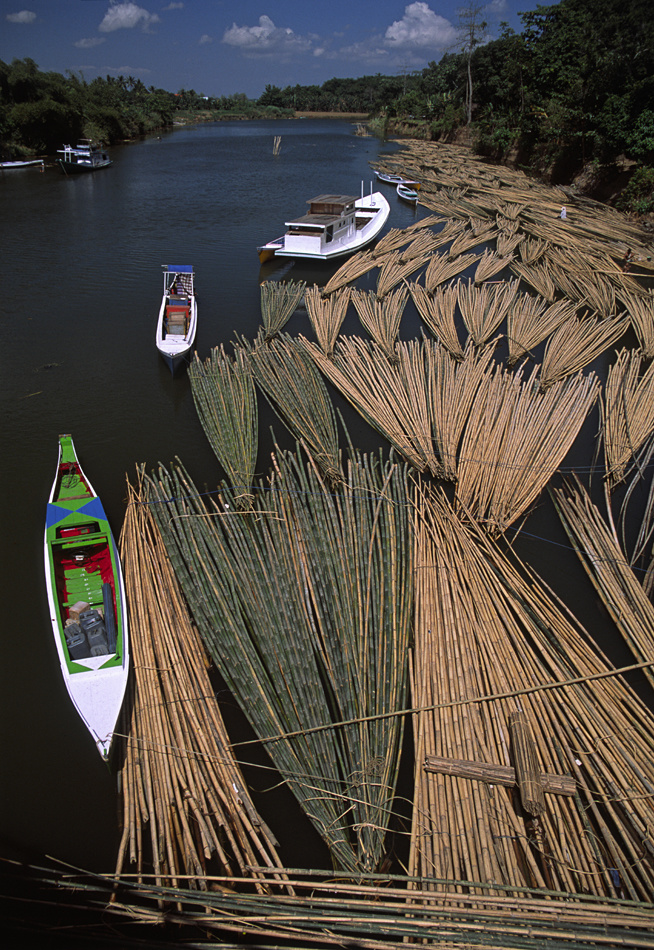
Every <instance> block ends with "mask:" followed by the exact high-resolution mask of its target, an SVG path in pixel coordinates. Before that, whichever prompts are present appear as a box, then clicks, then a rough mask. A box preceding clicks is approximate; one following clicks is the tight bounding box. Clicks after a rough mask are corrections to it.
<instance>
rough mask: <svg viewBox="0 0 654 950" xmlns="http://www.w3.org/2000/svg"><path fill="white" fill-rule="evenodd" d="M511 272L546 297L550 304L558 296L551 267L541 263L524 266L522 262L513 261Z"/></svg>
mask: <svg viewBox="0 0 654 950" xmlns="http://www.w3.org/2000/svg"><path fill="white" fill-rule="evenodd" d="M510 267H511V270H512V271H513V273H514V274H515V275H516V277H520V278H522V280H524V281H525V282H526V283H527V284H529V285H530V286H531V287H533V288H534V290H535V291H536V292H537V293H539V294H540V295H541V297H544V298H545V300H547V301H548V303H552V302H553V300H554V297H555V294H556V287H555V285H554V281H553V280H552V275H551V273H550V270H549V267H548V266H547V265H546V264H544V263H542V262H540V263H538V262H537V263H535V264H522V263H521V262H520V261H516V260H513V261H511V264H510Z"/></svg>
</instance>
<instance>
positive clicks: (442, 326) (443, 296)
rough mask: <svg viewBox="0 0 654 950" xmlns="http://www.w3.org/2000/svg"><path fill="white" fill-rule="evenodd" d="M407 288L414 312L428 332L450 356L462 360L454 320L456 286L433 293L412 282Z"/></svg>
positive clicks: (442, 288) (452, 285)
mask: <svg viewBox="0 0 654 950" xmlns="http://www.w3.org/2000/svg"><path fill="white" fill-rule="evenodd" d="M407 286H408V288H409V292H410V294H411V298H412V300H413V302H414V304H415V307H416V310H417V311H418V314H419V316H420V318H421V319H422V320H423V322H424V323H425V324H426V326H427V328H428V330H429V332H430V333H431V334H432V335H433V336H435V337H436V339H437V340H440V342H441V343H442V344H443V346H445V347H446V348H447V349H448V350H449V351H450V353H451V354H452V356H454V357H455V358H456V359H461V360H462V359H463V347H462V346H461V343H460V341H459V333H458V330H457V327H456V321H455V319H454V314H455V311H456V304H457V288H456V285H455V284H451V285H448V286H446V287H437V288H436V290H435V291H434V292H433V293H430V292H429V291H428V290H426V289H425V288H424V287H423V286H422V284H418V283H416V282H414V281H409V282H407Z"/></svg>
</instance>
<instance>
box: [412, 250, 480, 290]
mask: <svg viewBox="0 0 654 950" xmlns="http://www.w3.org/2000/svg"><path fill="white" fill-rule="evenodd" d="M480 257H481V254H462V255H461V256H460V257H455V258H453V259H452V258H450V257H448V255H447V254H433V255H432V258H431V260H430V261H429V264H427V268H426V270H425V287H426V288H427V290H428V291H429V292H430V293H433V291H434V290H436V288H437V287H438V285H439V284H444V283H445V281H446V280H450V278H452V277H456V275H457V274H460V273H461V272H462V271H464V270H465V269H466V268H467V267H470V266H471V265H472V264H474V263H475V262H476V261H478V260H479V258H480Z"/></svg>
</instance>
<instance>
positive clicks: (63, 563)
mask: <svg viewBox="0 0 654 950" xmlns="http://www.w3.org/2000/svg"><path fill="white" fill-rule="evenodd" d="M44 558H45V580H46V588H47V593H48V604H49V607H50V621H51V623H52V632H53V635H54V641H55V646H56V648H57V654H58V656H59V663H60V666H61V671H62V674H63V678H64V683H65V684H66V689H67V690H68V694H69V696H70V698H71V700H72V702H73V705H74V706H75V709H76V710H77V712H78V713H79V715H80V717H81V718H82V721H83V722H84V724H85V726H86V727H87V729H88V730H89V732H90V733H91V735H92V736H93V740H94V742H95V744H96V747H97V749H98V752H99V753H100V755H101V756H102V758H103V759H105V760H108V758H109V753H110V751H111V746H112V741H113V737H114V732H115V729H116V723H117V721H118V716H119V714H120V710H121V707H122V704H123V698H124V695H125V687H126V685H127V676H128V669H129V650H128V637H127V609H126V603H125V586H124V583H123V575H122V571H121V567H120V560H119V557H118V549H117V547H116V543H115V541H114V538H113V535H112V533H111V528H110V527H109V522H108V520H107V516H106V514H105V512H104V508H103V507H102V503H101V502H100V499H99V498H98V496H97V494H96V492H95V490H94V489H93V487H92V485H91V483H90V482H89V480H88V478H87V477H86V475H85V474H84V472H83V470H82V468H81V466H80V463H79V460H78V458H77V454H76V452H75V446H74V445H73V440H72V438H71V436H70V435H60V436H59V458H58V461H57V471H56V475H55V479H54V482H53V483H52V489H51V491H50V498H49V500H48V507H47V514H46V522H45V536H44Z"/></svg>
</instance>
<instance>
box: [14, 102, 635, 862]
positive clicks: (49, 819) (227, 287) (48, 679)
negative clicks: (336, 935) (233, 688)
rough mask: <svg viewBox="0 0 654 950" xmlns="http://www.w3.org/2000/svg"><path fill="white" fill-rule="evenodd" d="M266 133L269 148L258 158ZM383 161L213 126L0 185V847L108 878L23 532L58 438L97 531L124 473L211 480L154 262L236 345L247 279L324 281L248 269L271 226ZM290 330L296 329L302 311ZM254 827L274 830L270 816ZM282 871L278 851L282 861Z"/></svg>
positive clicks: (100, 800) (107, 795)
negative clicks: (80, 469)
mask: <svg viewBox="0 0 654 950" xmlns="http://www.w3.org/2000/svg"><path fill="white" fill-rule="evenodd" d="M277 135H280V136H281V152H280V154H279V155H273V139H274V136H277ZM396 148H397V146H395V145H392V144H389V143H384V142H382V141H380V140H378V139H376V138H373V137H371V138H365V137H358V136H356V135H355V134H354V128H353V126H352V125H351V124H350V123H348V122H344V121H339V120H313V119H312V120H309V119H307V120H296V121H283V122H226V123H216V124H208V125H201V126H197V127H195V126H194V127H184V128H180V129H175V130H174V131H172V132H169V133H166V134H163V135H162V136H161V138H160V139H159V138H157V137H151V138H147V139H145V140H143V141H140V142H137V143H132V144H129V145H125V146H123V147H119V148H114V149H112V157H113V159H114V165H113V166H112V167H111V168H109V169H107V170H104V171H101V172H98V173H96V174H94V175H89V176H81V177H69V176H64V175H63V174H61V172H60V171H59V170H58V169H57V168H56V167H52V166H50V167H46V170H45V172H43V173H40V172H38V171H37V170H25V171H21V172H14V173H13V174H9V173H7V174H4V175H3V176H2V177H0V196H1V197H0V202H1V207H2V221H3V227H2V229H1V230H0V259H1V260H2V278H3V284H4V287H3V291H2V295H1V299H2V304H1V315H2V316H1V319H2V324H1V326H2V329H3V334H4V341H5V342H4V345H3V349H2V371H1V373H0V400H1V411H2V419H3V453H2V454H3V464H2V493H1V496H0V506H1V511H2V538H3V557H2V562H3V570H2V597H3V624H2V629H3V634H2V644H3V662H2V663H0V676H1V695H2V703H3V715H2V720H1V726H0V735H1V747H0V755H1V762H2V779H1V783H2V803H1V805H2V807H0V821H1V822H2V831H1V832H0V834H1V835H2V843H1V845H0V846H1V848H2V853H4V854H10V855H12V854H20V853H25V854H28V855H29V856H31V857H32V858H34V857H37V856H39V855H51V856H53V857H55V858H57V859H61V860H64V861H67V862H70V863H72V864H75V865H77V866H79V867H83V868H86V869H90V870H99V871H110V870H112V869H113V866H114V863H115V858H116V849H117V844H118V840H119V830H118V827H119V826H118V817H117V815H118V812H117V808H118V797H117V794H116V788H115V778H114V777H112V776H111V775H110V773H109V771H108V770H107V768H106V766H105V765H104V764H103V763H102V761H101V760H100V757H99V755H98V754H97V752H96V750H95V746H94V744H93V742H92V740H91V738H90V736H89V735H88V733H87V732H86V730H85V728H84V726H83V725H82V723H81V721H80V720H79V718H78V717H77V715H76V713H75V712H74V710H73V707H72V704H71V703H70V701H69V699H68V696H67V693H66V690H65V688H64V686H63V683H62V680H61V678H60V675H59V666H58V661H57V656H56V652H55V648H54V644H53V642H52V634H51V630H50V624H49V617H48V607H47V601H46V594H45V584H44V575H43V554H42V536H43V527H44V518H45V506H46V501H47V497H48V493H49V489H50V485H51V483H52V479H53V476H54V471H55V465H56V460H57V436H58V434H59V433H60V432H70V433H72V435H73V438H74V440H75V444H76V447H77V449H78V453H79V455H80V458H81V461H82V464H83V466H84V468H85V470H86V472H87V474H88V476H89V478H90V479H91V481H92V483H93V485H94V486H95V488H96V490H97V491H98V493H99V495H100V497H101V498H102V500H103V502H104V505H105V508H106V510H107V513H108V515H109V518H110V521H111V522H112V525H113V529H114V532H115V534H116V536H118V533H119V531H120V527H121V524H122V520H123V516H124V510H125V501H124V499H125V496H126V478H127V477H130V478H131V477H132V476H133V475H134V473H135V470H136V466H137V464H140V463H145V464H146V466H147V467H148V468H149V469H151V468H154V467H155V466H156V465H157V463H158V462H160V461H161V462H163V463H164V464H168V463H169V462H170V461H171V460H172V459H173V458H174V457H175V456H177V455H178V456H179V457H180V458H181V459H182V461H183V462H184V464H185V466H186V467H187V469H188V470H189V472H190V474H191V476H192V477H193V478H194V480H195V482H196V484H198V485H199V486H203V485H207V486H209V487H213V486H215V485H216V483H217V482H218V480H219V479H220V478H221V477H222V473H221V471H220V468H219V465H218V463H217V461H216V459H215V457H214V455H213V453H212V451H211V449H210V448H209V445H208V442H207V441H206V439H205V437H204V434H203V432H202V429H201V427H200V424H199V422H198V420H197V417H196V414H195V409H194V406H193V401H192V396H191V392H190V387H189V381H188V377H187V375H186V374H185V373H183V374H182V375H181V376H179V377H177V378H175V379H173V378H172V377H171V375H170V372H169V370H168V369H167V368H166V366H165V364H164V363H163V360H162V359H161V358H160V356H159V355H158V353H157V351H156V349H155V346H154V332H155V324H156V318H157V313H158V308H159V303H160V298H161V286H162V278H161V267H160V265H161V264H165V263H172V264H179V263H182V264H186V263H189V264H193V265H194V267H195V271H196V286H197V292H198V301H199V330H198V335H197V340H196V346H197V351H198V353H199V355H200V356H201V357H203V358H204V357H206V356H208V355H209V352H210V349H211V347H213V346H216V345H218V344H220V343H221V342H225V343H229V342H230V341H233V340H234V337H235V334H242V335H244V336H246V337H248V338H250V339H251V338H253V337H254V336H255V335H256V333H257V331H258V329H259V326H260V290H259V284H260V281H261V280H263V279H267V278H278V277H280V276H286V277H287V278H294V279H297V280H306V281H308V282H309V283H313V282H314V281H315V282H317V283H321V284H322V283H325V282H326V280H327V279H328V278H329V277H330V276H331V274H332V273H333V271H334V270H335V269H336V265H320V264H312V263H308V262H304V263H302V262H297V263H295V264H292V265H289V264H288V263H286V264H282V265H280V264H278V263H273V264H269V265H266V266H265V268H261V267H260V265H259V261H258V257H257V254H256V247H257V245H258V244H261V243H264V242H265V241H266V240H268V239H270V238H274V237H277V236H278V235H279V234H280V233H282V231H283V223H284V221H285V219H286V218H287V217H288V216H289V215H293V216H295V215H296V214H298V213H302V212H303V211H304V208H305V202H306V200H307V199H308V198H310V197H312V196H313V195H316V194H320V193H324V192H336V193H344V194H359V192H360V188H361V182H362V181H364V182H365V187H366V188H367V187H368V186H369V182H370V180H371V178H373V177H374V176H373V175H372V172H371V170H370V163H371V162H373V163H374V162H375V161H376V160H378V159H379V157H380V155H381V154H383V153H388V152H389V151H393V150H395V149H396ZM382 187H386V186H382ZM389 191H390V190H389ZM389 200H390V201H391V208H392V211H391V217H390V220H389V226H391V227H397V228H403V227H406V226H407V225H409V224H410V223H412V222H413V221H414V220H415V218H416V216H418V217H419V216H422V215H424V214H425V213H426V212H425V211H424V210H420V209H418V210H414V209H411V208H410V207H408V206H406V205H403V204H401V203H400V202H399V201H397V200H396V198H395V195H394V194H392V192H390V193H389ZM407 313H408V311H407ZM300 319H302V320H303V321H304V322H303V323H302V324H300V323H298V322H297V321H298V320H300ZM348 319H349V318H348ZM407 320H408V321H409V323H408V324H406V325H404V324H403V333H402V335H403V336H406V335H409V336H416V335H417V334H418V324H417V321H416V322H415V325H412V324H411V317H410V316H407ZM293 321H296V323H295V324H294V327H293V329H294V330H295V329H297V330H301V331H302V332H309V325H308V319H307V317H306V314H304V315H303V317H302V316H301V315H298V316H296V317H293V318H292V322H293ZM289 329H291V326H290V325H289ZM260 415H261V419H262V427H261V442H260V463H259V464H260V468H261V469H262V470H265V469H267V467H268V466H267V465H266V464H265V459H266V458H267V455H269V448H270V437H269V436H268V435H267V433H268V428H269V426H270V424H272V423H275V430H276V435H278V437H280V441H281V442H282V444H284V443H283V431H282V426H281V424H280V423H276V421H275V419H274V417H272V415H271V414H270V411H269V410H267V408H266V406H265V405H264V403H263V400H260ZM353 425H354V426H356V429H355V431H353V432H352V433H351V434H352V435H353V436H354V439H355V442H356V443H357V444H358V445H359V446H360V447H361V448H363V449H366V450H368V449H374V448H376V447H377V446H378V444H379V442H380V441H381V440H380V439H379V438H378V437H377V436H376V435H373V434H372V433H371V432H370V430H368V429H367V427H366V426H365V425H364V424H363V423H359V424H357V423H356V422H354V423H353ZM527 527H528V528H530V529H531V530H532V531H533V534H534V535H535V537H534V539H533V541H530V539H529V537H527V536H525V538H524V540H523V542H522V543H523V546H524V550H525V552H526V554H527V555H528V556H530V557H531V559H532V562H533V561H534V560H535V561H540V562H542V563H543V565H544V568H545V570H546V571H549V579H550V581H552V582H554V583H555V585H557V584H558V585H559V587H560V588H561V589H562V591H563V595H564V596H565V597H566V600H567V601H568V602H569V603H570V604H571V606H574V604H575V603H576V602H578V601H579V598H581V597H586V598H587V599H588V603H589V605H590V606H589V607H588V609H589V610H594V611H595V612H596V613H597V614H598V616H600V619H601V611H598V610H597V607H596V605H594V604H593V603H591V602H592V601H593V598H592V596H591V595H589V593H588V585H587V582H586V580H585V577H584V576H583V574H582V572H581V569H580V568H579V567H578V565H576V563H575V562H574V560H573V561H572V562H570V561H569V560H568V561H566V562H565V564H564V561H563V556H562V554H561V552H562V551H563V549H562V548H561V549H559V548H551V549H549V550H550V553H549V554H547V553H546V555H545V556H543V554H542V549H543V546H542V542H541V541H540V540H539V538H540V537H541V536H542V535H544V534H552V533H553V534H554V537H555V539H558V540H559V541H561V542H564V541H565V539H564V538H563V536H562V532H561V530H560V529H557V528H556V527H553V525H552V523H551V513H548V510H547V509H546V508H542V509H539V512H537V513H536V516H535V517H534V518H533V519H531V520H530V522H529V524H528V526H527ZM551 552H553V553H551ZM583 590H585V591H586V593H585V594H584V593H582V591H583ZM618 653H619V654H620V655H618V656H616V659H618V660H620V659H624V661H625V662H630V660H629V657H628V656H622V651H620V650H619V651H618ZM279 807H282V808H283V807H285V806H284V805H281V806H279ZM265 817H266V818H267V819H268V821H269V823H270V824H271V825H272V826H273V828H274V829H275V830H276V832H277V834H278V836H281V832H280V830H279V825H278V824H277V823H276V817H279V816H274V815H273V816H271V815H266V816H265ZM279 820H280V822H281V823H283V821H284V817H283V816H281V817H279ZM286 857H287V858H288V857H289V854H287V855H286ZM294 859H295V860H297V852H296V853H290V860H288V861H287V863H295V860H294Z"/></svg>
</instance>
